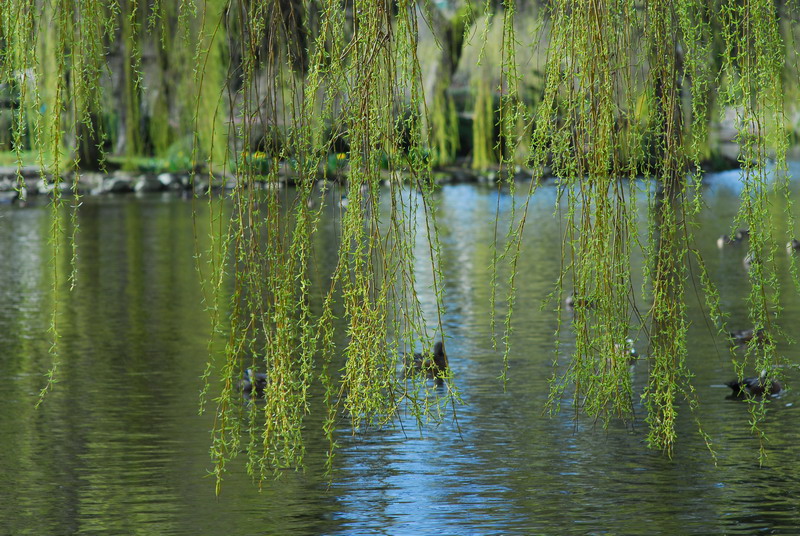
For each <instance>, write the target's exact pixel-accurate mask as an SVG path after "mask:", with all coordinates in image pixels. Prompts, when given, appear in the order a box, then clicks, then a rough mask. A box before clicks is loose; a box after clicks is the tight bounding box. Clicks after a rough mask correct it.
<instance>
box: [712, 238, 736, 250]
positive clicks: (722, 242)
mask: <svg viewBox="0 0 800 536" xmlns="http://www.w3.org/2000/svg"><path fill="white" fill-rule="evenodd" d="M737 242H739V241H738V240H737V239H736V238H735V237H734V238H731V237H730V236H728V235H726V234H724V235H722V236H720V237H719V238H717V247H718V248H719V249H722V248H724V247H725V246H730V245H733V244H736V243H737Z"/></svg>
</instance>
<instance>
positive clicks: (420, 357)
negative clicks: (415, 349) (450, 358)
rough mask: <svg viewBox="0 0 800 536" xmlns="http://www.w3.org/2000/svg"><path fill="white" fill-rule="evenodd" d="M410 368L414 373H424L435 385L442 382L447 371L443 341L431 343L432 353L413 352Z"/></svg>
mask: <svg viewBox="0 0 800 536" xmlns="http://www.w3.org/2000/svg"><path fill="white" fill-rule="evenodd" d="M410 366H411V370H413V372H414V373H415V374H420V375H424V376H425V377H426V378H429V379H432V380H434V382H435V383H436V385H442V384H443V383H444V378H443V376H444V375H445V374H446V373H447V369H448V366H447V356H446V355H445V353H444V343H443V342H442V341H436V344H434V345H433V353H432V354H431V353H430V352H427V353H415V354H414V355H413V357H412V360H411V363H410Z"/></svg>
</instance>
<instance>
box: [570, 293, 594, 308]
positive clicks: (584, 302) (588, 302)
mask: <svg viewBox="0 0 800 536" xmlns="http://www.w3.org/2000/svg"><path fill="white" fill-rule="evenodd" d="M564 305H565V306H566V308H567V310H569V311H572V310H574V309H575V308H576V307H592V306H593V305H594V301H593V300H592V299H591V298H583V297H580V296H575V294H570V295H569V296H567V297H566V298H565V299H564Z"/></svg>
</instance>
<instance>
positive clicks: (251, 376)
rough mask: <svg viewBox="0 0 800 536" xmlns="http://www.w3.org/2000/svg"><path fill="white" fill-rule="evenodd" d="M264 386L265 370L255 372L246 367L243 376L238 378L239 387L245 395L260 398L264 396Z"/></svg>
mask: <svg viewBox="0 0 800 536" xmlns="http://www.w3.org/2000/svg"><path fill="white" fill-rule="evenodd" d="M266 387H267V374H266V373H265V372H255V371H254V370H253V369H251V368H248V369H247V370H246V371H245V374H244V378H242V379H241V380H239V389H241V391H242V394H244V395H245V396H255V397H257V398H261V397H263V396H264V389H266Z"/></svg>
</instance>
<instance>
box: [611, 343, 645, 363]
mask: <svg viewBox="0 0 800 536" xmlns="http://www.w3.org/2000/svg"><path fill="white" fill-rule="evenodd" d="M614 346H615V348H616V349H617V350H618V351H619V352H620V353H622V354H623V355H627V356H628V364H629V365H633V364H634V363H635V362H636V360H637V359H639V351H638V350H636V346H634V345H633V339H631V338H630V337H628V338H627V339H625V344H615V345H614Z"/></svg>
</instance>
